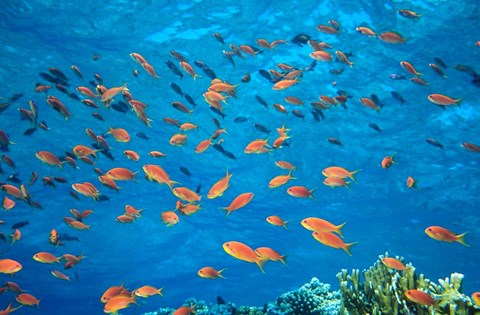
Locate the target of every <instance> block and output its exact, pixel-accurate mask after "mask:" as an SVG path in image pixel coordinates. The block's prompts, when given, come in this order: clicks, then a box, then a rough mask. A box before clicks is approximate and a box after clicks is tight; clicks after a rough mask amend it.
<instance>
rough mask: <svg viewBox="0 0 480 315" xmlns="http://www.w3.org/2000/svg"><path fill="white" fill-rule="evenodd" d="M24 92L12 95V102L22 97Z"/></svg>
mask: <svg viewBox="0 0 480 315" xmlns="http://www.w3.org/2000/svg"><path fill="white" fill-rule="evenodd" d="M22 96H23V94H21V93H17V94H13V95H12V96H11V97H10V102H15V101H16V100H18V99H19V98H20V97H22Z"/></svg>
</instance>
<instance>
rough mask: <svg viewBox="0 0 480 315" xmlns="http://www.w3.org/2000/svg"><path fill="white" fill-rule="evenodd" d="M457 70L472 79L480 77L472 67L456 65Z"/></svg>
mask: <svg viewBox="0 0 480 315" xmlns="http://www.w3.org/2000/svg"><path fill="white" fill-rule="evenodd" d="M455 70H457V71H460V72H465V73H466V74H468V75H470V76H472V77H477V76H478V74H477V72H476V71H475V70H474V69H473V68H472V67H470V66H466V65H456V66H455Z"/></svg>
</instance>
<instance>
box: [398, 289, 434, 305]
mask: <svg viewBox="0 0 480 315" xmlns="http://www.w3.org/2000/svg"><path fill="white" fill-rule="evenodd" d="M404 294H405V296H406V297H407V299H409V300H410V301H412V302H414V303H417V304H421V305H425V306H434V307H435V308H437V307H438V306H437V301H435V299H434V298H432V297H431V296H430V294H428V293H425V292H423V291H420V290H415V289H413V290H408V291H405V293H404Z"/></svg>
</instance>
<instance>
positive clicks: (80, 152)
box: [72, 144, 98, 157]
mask: <svg viewBox="0 0 480 315" xmlns="http://www.w3.org/2000/svg"><path fill="white" fill-rule="evenodd" d="M72 151H73V153H74V154H75V155H76V156H78V157H81V156H90V155H93V156H94V157H96V153H97V151H98V150H93V149H91V148H89V147H87V146H86V145H82V144H79V145H76V146H75V147H73V149H72Z"/></svg>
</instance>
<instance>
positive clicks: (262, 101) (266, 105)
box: [255, 95, 268, 108]
mask: <svg viewBox="0 0 480 315" xmlns="http://www.w3.org/2000/svg"><path fill="white" fill-rule="evenodd" d="M255 99H256V100H257V102H259V103H260V104H262V105H263V106H265V107H266V108H268V103H267V102H266V101H265V100H264V99H263V98H261V97H260V96H258V95H255Z"/></svg>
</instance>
